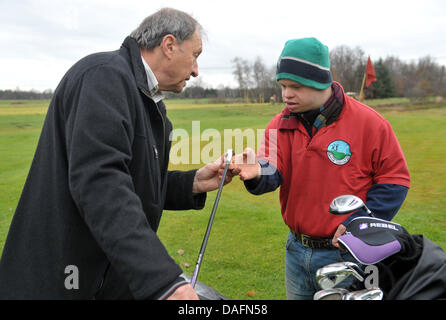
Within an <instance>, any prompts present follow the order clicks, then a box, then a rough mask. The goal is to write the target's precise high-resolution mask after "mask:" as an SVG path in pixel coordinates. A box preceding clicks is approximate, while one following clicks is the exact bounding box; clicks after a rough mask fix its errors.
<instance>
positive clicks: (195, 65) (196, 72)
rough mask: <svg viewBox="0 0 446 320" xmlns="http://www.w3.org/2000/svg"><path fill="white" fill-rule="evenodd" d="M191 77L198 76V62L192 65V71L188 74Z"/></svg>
mask: <svg viewBox="0 0 446 320" xmlns="http://www.w3.org/2000/svg"><path fill="white" fill-rule="evenodd" d="M190 75H191V76H192V77H195V78H196V77H198V63H197V62H194V64H193V66H192V72H191V74H190Z"/></svg>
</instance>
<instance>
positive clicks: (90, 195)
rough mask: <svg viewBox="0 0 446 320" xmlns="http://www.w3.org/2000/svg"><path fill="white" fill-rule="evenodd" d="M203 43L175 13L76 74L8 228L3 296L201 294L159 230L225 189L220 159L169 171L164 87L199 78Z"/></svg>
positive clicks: (0, 272) (83, 63) (156, 18)
mask: <svg viewBox="0 0 446 320" xmlns="http://www.w3.org/2000/svg"><path fill="white" fill-rule="evenodd" d="M201 50H202V43H201V27H200V25H199V24H198V22H197V21H196V20H195V19H193V18H192V17H191V16H189V15H188V14H186V13H184V12H181V11H178V10H174V9H168V8H166V9H162V10H160V11H158V12H156V13H155V14H153V15H151V16H149V17H148V18H146V19H145V20H144V21H143V22H142V23H141V25H140V26H139V27H138V28H137V29H136V30H135V31H134V32H133V33H132V34H131V36H130V37H127V38H126V39H125V41H124V43H123V44H122V46H121V48H120V49H119V50H117V51H113V52H105V53H96V54H93V55H89V56H87V57H85V58H83V59H81V60H80V61H79V62H77V63H76V64H75V65H74V66H73V67H72V68H71V69H70V70H69V71H68V72H67V73H66V75H65V76H64V77H63V79H62V81H61V82H60V84H59V86H58V88H57V89H56V92H55V94H54V98H53V100H52V101H51V104H50V107H49V109H48V114H47V116H46V119H45V123H44V126H43V129H42V133H41V137H40V141H39V144H38V146H37V151H36V154H35V156H34V160H33V162H32V166H31V169H30V172H29V175H28V178H27V181H26V184H25V186H24V189H23V193H22V196H21V198H20V201H19V204H18V207H17V210H16V212H15V215H14V218H13V221H12V223H11V226H10V230H9V234H8V237H7V240H6V244H5V247H4V251H3V255H2V259H1V261H0V299H118V298H122V299H134V298H135V299H167V298H171V299H197V295H196V293H195V291H194V290H193V288H192V287H191V286H190V285H189V284H188V283H187V282H186V281H184V280H183V279H182V278H181V277H179V276H180V274H181V273H182V270H181V268H180V267H179V266H178V265H177V264H176V263H175V262H174V261H173V259H172V258H171V257H170V256H169V255H168V253H167V251H166V249H165V248H164V246H163V244H162V243H161V241H160V239H159V238H158V237H157V235H156V231H157V228H158V225H159V222H160V218H161V214H162V210H163V209H182V210H184V209H201V208H203V206H204V203H205V199H206V194H205V192H206V191H210V190H214V189H216V188H217V187H218V184H219V173H218V170H219V163H218V161H217V162H215V163H211V164H208V165H206V166H204V167H203V168H201V169H199V170H198V171H197V170H192V171H188V172H178V171H173V172H172V171H168V170H167V167H168V162H169V150H170V145H171V143H170V141H169V134H170V132H171V130H172V125H171V123H170V121H169V119H168V118H167V116H166V109H165V105H164V103H163V101H162V98H163V96H162V93H161V92H162V91H173V92H181V90H182V89H183V88H184V86H185V85H186V81H187V80H189V78H190V77H191V76H193V77H196V76H197V75H198V65H197V58H198V56H199V55H200V53H201ZM230 179H231V177H228V181H230ZM228 181H227V182H228Z"/></svg>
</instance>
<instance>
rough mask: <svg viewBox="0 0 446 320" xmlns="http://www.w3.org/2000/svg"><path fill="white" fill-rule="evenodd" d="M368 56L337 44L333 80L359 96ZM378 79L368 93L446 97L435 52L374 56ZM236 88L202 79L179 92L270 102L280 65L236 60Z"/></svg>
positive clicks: (444, 79)
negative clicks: (401, 56)
mask: <svg viewBox="0 0 446 320" xmlns="http://www.w3.org/2000/svg"><path fill="white" fill-rule="evenodd" d="M367 59H368V57H367V56H366V54H365V53H364V51H363V50H362V49H361V48H360V47H358V46H356V47H353V48H352V47H349V46H346V45H341V46H337V47H335V48H334V49H332V50H331V51H330V62H331V66H330V69H331V72H332V76H333V80H335V81H337V82H339V83H341V84H342V86H343V87H344V90H345V92H347V93H348V94H350V95H352V96H356V97H357V96H358V95H359V91H360V89H361V84H362V79H363V76H364V72H365V68H366V64H367ZM372 62H373V65H374V68H375V73H376V78H377V81H376V82H373V83H372V84H371V85H370V86H369V87H368V88H365V97H366V98H367V99H373V98H377V99H378V98H380V99H381V98H391V97H408V98H411V99H423V98H426V97H432V96H443V97H446V74H445V71H446V70H445V66H443V65H440V64H439V63H437V62H436V61H435V59H434V58H433V57H431V56H425V57H422V58H419V59H418V60H417V61H410V62H406V61H403V60H401V59H399V58H398V57H395V56H388V57H386V58H384V59H383V58H378V60H373V59H372ZM232 68H233V72H232V74H233V75H234V79H235V80H236V82H237V84H238V86H237V88H235V89H230V88H227V87H219V88H218V89H204V86H203V83H201V82H198V83H196V84H194V85H193V86H191V87H187V88H186V89H185V90H184V91H183V93H181V94H180V95H177V96H179V97H182V98H195V99H198V98H200V97H207V98H239V99H241V100H245V101H250V102H268V101H270V99H271V98H272V97H276V100H277V101H279V100H280V99H281V92H280V87H279V86H278V84H277V82H276V80H275V75H276V66H275V65H274V66H267V65H266V64H265V63H264V62H263V60H262V59H261V58H260V57H257V58H256V59H255V60H254V61H249V60H247V59H243V58H241V57H235V58H234V59H233V60H232Z"/></svg>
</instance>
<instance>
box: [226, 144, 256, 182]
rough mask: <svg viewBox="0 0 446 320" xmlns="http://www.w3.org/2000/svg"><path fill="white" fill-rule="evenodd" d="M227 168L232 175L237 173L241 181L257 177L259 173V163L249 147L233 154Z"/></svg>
mask: <svg viewBox="0 0 446 320" xmlns="http://www.w3.org/2000/svg"><path fill="white" fill-rule="evenodd" d="M229 170H231V172H232V174H233V175H237V174H238V175H239V176H240V179H241V180H243V181H245V180H251V179H254V178H258V177H260V173H261V167H260V164H259V162H258V161H257V158H256V154H255V152H254V150H253V149H251V148H246V149H245V150H244V151H243V153H240V154H237V155H235V156H234V158H233V160H232V164H231V165H230V166H229Z"/></svg>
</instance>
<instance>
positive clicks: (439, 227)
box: [0, 100, 446, 299]
mask: <svg viewBox="0 0 446 320" xmlns="http://www.w3.org/2000/svg"><path fill="white" fill-rule="evenodd" d="M20 102H23V103H22V104H16V103H17V101H0V155H1V156H0V252H1V250H2V249H3V245H4V241H5V239H6V235H7V231H8V228H9V224H10V221H11V219H12V216H13V213H14V211H15V208H16V206H17V202H18V199H19V197H20V193H21V190H22V188H23V184H24V182H25V179H26V176H27V173H28V170H29V166H30V164H31V161H32V157H33V155H34V151H35V147H36V144H37V142H38V139H39V134H40V130H41V126H42V123H43V120H44V115H45V112H46V109H47V107H48V103H49V102H48V101H20ZM398 102H401V103H403V104H404V107H401V108H400V107H398V108H395V109H390V108H387V109H383V110H381V113H382V114H383V115H384V116H385V117H386V118H387V119H388V120H389V121H390V123H391V124H392V127H393V128H394V130H395V133H396V135H397V136H398V139H399V141H400V143H401V146H402V148H403V150H404V153H405V155H406V159H407V162H408V166H409V170H410V173H411V179H412V186H411V189H410V191H409V194H408V197H407V199H406V201H405V203H404V204H403V207H402V208H401V210H400V212H399V213H398V215H397V216H396V217H395V221H396V222H398V223H401V224H403V225H404V226H405V227H406V229H407V230H408V231H409V232H411V233H414V234H418V233H419V234H424V235H425V236H426V237H428V238H429V239H431V240H432V241H434V242H436V243H437V244H439V245H440V246H442V247H443V248H446V214H445V203H444V201H445V199H446V161H445V158H446V138H445V137H446V105H439V104H436V105H433V106H432V108H430V109H422V110H420V109H419V105H417V108H414V106H412V105H410V104H407V101H405V100H404V101H403V100H392V101H387V102H386V101H382V102H380V105H392V104H397V103H398ZM13 103H14V104H13ZM166 104H167V109H168V116H169V118H170V119H171V121H172V122H173V124H174V128H182V129H185V130H186V131H187V132H188V134H189V136H190V141H189V143H190V146H192V142H193V140H192V139H193V137H192V127H191V123H192V121H197V120H200V132H201V133H202V132H203V131H204V130H206V129H216V130H217V132H220V133H223V132H224V129H235V128H239V129H242V130H244V129H249V128H252V129H264V128H265V126H266V125H267V124H268V122H269V120H270V119H271V118H272V117H273V116H274V115H275V114H276V113H277V112H279V111H280V108H281V107H280V105H275V106H272V105H269V104H249V105H246V104H206V103H200V104H195V103H193V102H190V103H186V102H185V101H171V103H170V104H169V100H167V101H166ZM428 106H430V105H428ZM415 109H417V110H415ZM394 110H398V111H394ZM407 110H408V111H407ZM206 143H207V142H203V141H201V142H200V148H203V147H204V145H205V144H206ZM219 147H220V150H219V151H216V152H215V154H214V155H213V157H214V158H216V157H218V156H219V154H220V153H221V152H223V150H224V146H223V144H221V145H220V146H219ZM200 166H201V164H196V165H185V164H180V165H172V164H171V165H170V168H171V169H181V170H189V169H192V168H198V167H200ZM215 196H216V191H214V192H209V193H208V198H207V202H206V206H205V208H204V209H203V210H201V211H177V212H175V211H165V213H164V215H163V219H162V220H161V225H160V228H159V232H158V234H159V237H160V238H161V240H162V241H163V243H164V244H165V246H166V248H167V249H168V251H169V253H170V254H171V256H172V257H173V258H174V259H175V261H177V262H178V263H179V264H180V265H181V266H182V267H183V270H184V271H185V272H186V273H188V274H192V272H193V269H194V267H195V263H196V258H197V255H198V251H199V249H200V246H201V242H202V239H203V236H204V232H205V230H206V226H207V223H208V219H209V214H210V212H211V209H212V205H213V202H214V199H215ZM287 233H288V229H287V227H286V226H285V225H284V223H283V221H282V217H281V214H280V207H279V200H278V191H276V192H273V193H270V194H266V195H262V196H253V195H251V194H249V193H248V192H246V190H245V188H244V186H243V183H242V182H241V181H240V180H239V179H238V178H235V179H234V181H233V182H232V183H231V184H229V185H227V186H226V187H225V189H224V191H223V193H222V198H221V200H220V204H219V207H218V210H217V213H216V217H215V220H214V224H213V228H212V232H211V236H210V239H209V243H208V246H207V250H206V254H205V257H204V262H203V264H202V268H201V271H200V276H199V280H200V281H202V282H205V283H207V284H209V285H211V286H212V287H214V288H215V289H217V290H218V291H219V292H221V293H222V294H224V295H226V296H227V297H229V298H231V299H285V288H284V246H285V240H286V235H287ZM179 250H183V251H184V253H183V254H179V253H178V251H179ZM187 265H188V266H189V267H187ZM248 292H249V293H250V295H249V296H247V294H248Z"/></svg>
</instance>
